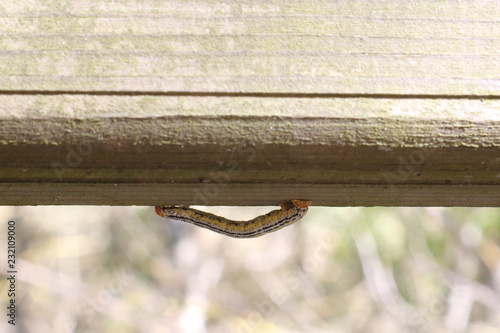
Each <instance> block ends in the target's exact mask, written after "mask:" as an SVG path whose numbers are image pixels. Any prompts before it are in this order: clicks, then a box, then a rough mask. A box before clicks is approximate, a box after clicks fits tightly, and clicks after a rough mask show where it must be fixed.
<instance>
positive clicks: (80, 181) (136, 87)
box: [0, 0, 500, 206]
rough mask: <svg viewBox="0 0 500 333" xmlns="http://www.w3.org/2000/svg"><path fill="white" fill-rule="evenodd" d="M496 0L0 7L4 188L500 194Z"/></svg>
mask: <svg viewBox="0 0 500 333" xmlns="http://www.w3.org/2000/svg"><path fill="white" fill-rule="evenodd" d="M499 98H500V3H498V2H494V1H493V2H484V1H463V2H455V1H418V2H417V1H412V2H410V1H386V2H379V1H373V2H372V1H324V2H323V1H314V2H305V1H289V2H287V1H254V2H251V3H240V2H235V1H217V2H207V1H131V0H124V1H113V2H106V3H104V2H102V3H95V2H89V1H74V2H68V3H64V4H61V3H58V2H55V1H43V2H42V1H39V2H37V1H35V2H33V1H29V2H28V1H13V0H8V1H6V2H3V3H2V4H0V157H1V158H0V204H15V205H20V204H120V205H155V204H167V203H168V204H194V203H198V204H209V205H266V204H277V203H279V202H282V201H284V200H288V199H291V198H292V197H297V198H305V199H311V200H313V202H314V204H317V205H410V206H419V205H445V206H449V205H458V206H500V126H499V125H500V101H499Z"/></svg>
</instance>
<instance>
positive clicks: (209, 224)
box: [155, 199, 311, 238]
mask: <svg viewBox="0 0 500 333" xmlns="http://www.w3.org/2000/svg"><path fill="white" fill-rule="evenodd" d="M310 204H311V201H308V200H297V199H294V200H292V202H291V203H286V204H280V206H281V209H279V210H273V211H271V212H269V213H267V214H265V215H260V216H257V217H256V218H254V219H252V220H249V221H233V220H229V219H226V218H224V217H221V216H217V215H214V214H211V213H207V212H203V211H201V210H196V209H192V208H189V206H156V207H155V211H156V214H158V215H160V216H161V217H165V218H169V219H174V220H180V221H184V222H187V223H191V224H194V225H197V226H199V227H202V228H206V229H210V230H212V231H215V232H218V233H220V234H224V235H226V236H230V237H236V238H253V237H259V236H262V235H265V234H267V233H269V232H273V231H276V230H279V229H281V228H283V227H286V226H287V225H290V224H293V223H295V222H297V221H298V220H300V219H301V218H302V217H303V216H304V215H305V214H306V213H307V208H308V207H309V205H310Z"/></svg>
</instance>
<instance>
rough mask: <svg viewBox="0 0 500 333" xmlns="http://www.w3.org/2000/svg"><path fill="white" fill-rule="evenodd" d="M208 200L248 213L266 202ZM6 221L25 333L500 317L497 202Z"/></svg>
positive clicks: (127, 210) (460, 323)
mask: <svg viewBox="0 0 500 333" xmlns="http://www.w3.org/2000/svg"><path fill="white" fill-rule="evenodd" d="M206 209H210V210H211V211H212V212H214V213H217V214H221V215H225V216H228V217H230V218H234V219H249V218H251V217H253V216H255V215H257V214H262V213H264V212H266V211H267V210H268V209H269V208H255V209H254V208H238V207H211V208H208V207H206ZM0 218H1V220H2V221H5V222H4V223H3V226H4V227H3V229H2V230H3V231H2V232H1V233H0V243H1V244H6V235H7V228H6V222H7V221H8V220H9V219H14V220H15V221H16V223H17V259H18V260H17V269H18V272H19V273H18V281H17V283H18V285H17V291H18V293H17V295H16V302H18V325H17V326H16V327H15V328H17V329H18V331H20V332H35V331H36V332H40V333H43V332H190V333H191V332H194V333H197V332H332V331H335V332H449V331H452V332H478V333H482V332H498V330H497V327H500V265H499V262H500V210H499V209H494V208H379V207H377V208H321V207H312V208H311V209H310V210H309V212H308V214H307V215H306V217H304V219H302V220H301V221H300V222H298V223H297V224H295V225H293V226H290V227H287V228H285V229H282V230H280V231H278V232H275V233H272V234H268V235H265V236H263V237H260V238H256V239H249V240H241V239H231V238H228V237H226V236H223V235H219V234H215V233H213V232H211V231H209V230H205V229H201V228H197V227H194V226H192V225H188V224H185V223H182V222H178V221H169V220H165V219H161V218H159V217H158V216H156V215H155V214H154V210H153V208H152V207H1V208H0ZM4 248H5V246H4ZM5 265H6V263H5V261H4V263H3V266H2V274H4V272H6V270H7V269H6V266H5ZM0 289H1V291H0V292H1V295H3V296H2V297H5V296H6V295H7V289H8V285H7V281H6V280H5V278H4V279H2V280H1V282H0ZM13 329H14V328H13V327H12V326H11V325H7V323H6V320H3V321H2V322H1V323H0V331H1V332H17V331H15V330H13Z"/></svg>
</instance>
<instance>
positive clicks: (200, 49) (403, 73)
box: [0, 0, 500, 96]
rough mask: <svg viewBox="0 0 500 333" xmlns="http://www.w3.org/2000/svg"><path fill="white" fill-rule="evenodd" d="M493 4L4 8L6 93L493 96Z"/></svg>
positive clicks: (497, 16) (14, 4)
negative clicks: (109, 92) (274, 93)
mask: <svg viewBox="0 0 500 333" xmlns="http://www.w3.org/2000/svg"><path fill="white" fill-rule="evenodd" d="M499 20H500V3H498V2H496V1H479V0H478V1H461V2H456V1H434V0H432V1H431V0H428V1H406V0H401V1H394V0H393V1H383V2H382V1H366V0H358V1H267V0H266V1H252V2H245V3H241V2H237V1H232V0H230V1H200V0H199V1H137V0H121V1H112V2H105V3H95V1H72V2H69V3H60V2H58V1H35V2H32V1H13V0H8V1H6V3H5V2H4V3H3V4H2V5H0V46H1V51H0V89H1V90H5V91H80V92H85V91H101V92H102V91H122V92H123V91H128V92H130V91H132V92H237V93H255V92H260V93H273V92H279V93H312V94H316V93H324V94H368V95H371V94H382V95H385V94H403V95H415V94H416V95H438V96H440V95H454V96H460V95H479V96H491V95H495V96H499V95H500V52H499V51H500V28H499V24H500V22H499Z"/></svg>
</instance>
